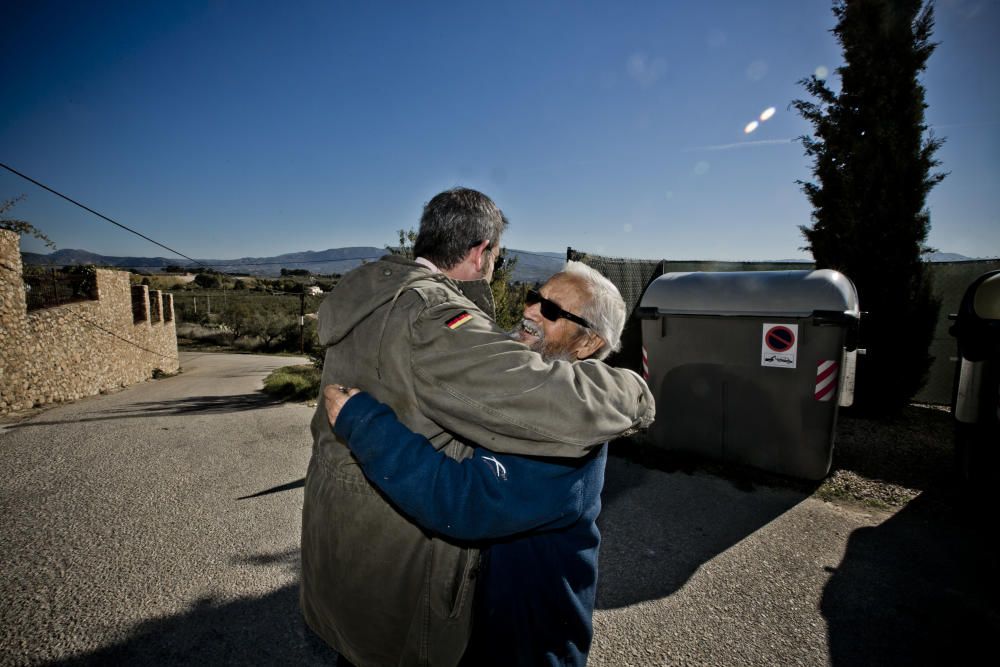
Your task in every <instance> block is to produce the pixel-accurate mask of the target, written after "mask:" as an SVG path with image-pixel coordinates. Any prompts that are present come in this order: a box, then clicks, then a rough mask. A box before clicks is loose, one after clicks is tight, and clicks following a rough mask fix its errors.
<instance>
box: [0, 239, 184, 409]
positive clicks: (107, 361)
mask: <svg viewBox="0 0 1000 667" xmlns="http://www.w3.org/2000/svg"><path fill="white" fill-rule="evenodd" d="M178 368H179V364H178V358H177V331H176V328H175V325H174V305H173V299H172V297H171V296H170V295H169V294H161V293H160V291H159V290H153V291H150V290H149V288H148V287H145V286H140V287H137V288H133V287H132V286H131V285H130V284H129V274H128V273H126V272H123V271H110V270H105V269H98V270H97V299H96V300H94V301H85V302H81V303H72V304H67V305H63V306H56V307H54V308H45V309H41V310H34V311H32V312H30V313H29V312H27V309H26V306H25V295H24V281H23V279H22V265H21V252H20V237H19V236H18V235H17V234H16V233H14V232H9V231H5V230H0V415H4V414H8V413H11V412H16V411H19V410H26V409H28V408H32V407H35V406H40V405H45V404H47V403H58V402H62V401H72V400H74V399H78V398H82V397H84V396H92V395H94V394H98V393H100V392H102V391H106V390H108V389H112V388H115V387H125V386H128V385H130V384H135V383H136V382H142V381H144V380H148V379H149V378H151V377H152V376H153V373H154V371H162V372H165V373H173V372H176V371H177V370H178Z"/></svg>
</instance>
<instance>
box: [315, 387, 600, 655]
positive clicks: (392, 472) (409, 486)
mask: <svg viewBox="0 0 1000 667" xmlns="http://www.w3.org/2000/svg"><path fill="white" fill-rule="evenodd" d="M334 430H335V431H336V433H337V435H338V436H340V437H341V439H342V440H344V441H345V442H347V443H348V446H349V447H350V448H351V451H352V452H354V455H355V457H356V458H357V459H358V462H359V463H360V464H361V467H362V469H363V470H364V472H365V475H366V476H367V477H368V479H369V480H371V482H372V483H373V484H375V485H376V486H377V487H378V488H379V489H381V490H382V491H383V492H384V493H385V494H386V495H387V496H389V498H390V499H391V500H392V501H393V502H394V503H395V505H396V506H397V507H398V508H399V509H400V510H401V511H402V512H403V513H404V514H406V515H407V516H409V517H410V518H411V519H412V520H413V521H414V522H415V523H417V524H418V525H420V526H422V527H424V528H425V529H428V530H431V531H433V532H436V533H440V534H441V535H444V536H446V537H450V538H452V539H456V540H476V541H481V540H489V541H490V542H491V545H490V548H489V550H488V552H487V554H486V557H485V574H484V576H483V577H482V579H481V580H480V582H479V587H478V589H477V591H476V617H475V627H474V629H473V638H472V641H471V643H470V646H469V649H468V651H467V653H466V656H465V659H464V662H466V663H467V664H469V665H539V664H546V665H580V666H582V665H584V664H586V662H587V653H588V651H589V650H590V642H591V639H592V638H593V627H592V624H591V617H592V616H593V613H594V599H595V596H596V593H597V552H598V547H599V546H600V543H601V534H600V532H599V531H598V529H597V524H596V521H597V515H598V514H600V511H601V489H602V487H603V486H604V467H605V464H606V461H607V446H602V447H599V448H597V450H596V451H594V452H593V453H591V454H589V455H587V456H585V457H583V458H582V459H542V458H532V457H526V456H514V455H509V454H496V453H493V452H490V451H488V450H486V449H482V448H479V447H476V448H475V451H474V455H473V456H472V457H471V458H468V459H465V460H464V461H456V460H454V459H452V458H450V457H448V456H446V455H445V454H443V453H441V452H438V451H437V450H435V449H434V447H433V446H432V445H431V443H430V442H429V441H428V440H427V439H426V438H424V437H423V436H421V435H419V434H416V433H413V432H412V431H410V430H409V429H408V428H406V427H405V426H404V425H403V424H401V423H400V422H399V421H398V420H397V419H396V416H395V414H394V413H393V412H392V410H390V409H389V408H388V407H387V406H385V405H383V404H381V403H379V402H378V401H376V400H375V399H373V398H372V397H371V396H369V395H368V394H364V393H362V394H358V395H357V396H354V397H353V398H351V399H350V400H349V401H348V402H347V403H346V404H345V405H344V407H343V409H342V410H341V412H340V415H339V416H338V417H337V422H336V424H335V427H334Z"/></svg>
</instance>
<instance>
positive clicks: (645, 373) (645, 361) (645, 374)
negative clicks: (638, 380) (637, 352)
mask: <svg viewBox="0 0 1000 667" xmlns="http://www.w3.org/2000/svg"><path fill="white" fill-rule="evenodd" d="M642 379H643V380H645V381H646V382H649V355H648V354H646V346H645V345H643V346H642Z"/></svg>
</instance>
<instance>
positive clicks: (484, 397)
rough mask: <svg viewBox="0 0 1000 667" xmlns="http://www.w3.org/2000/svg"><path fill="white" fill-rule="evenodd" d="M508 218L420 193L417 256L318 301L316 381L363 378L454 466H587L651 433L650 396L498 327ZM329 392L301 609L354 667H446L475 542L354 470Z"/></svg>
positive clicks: (463, 198)
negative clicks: (483, 460)
mask: <svg viewBox="0 0 1000 667" xmlns="http://www.w3.org/2000/svg"><path fill="white" fill-rule="evenodd" d="M506 226H507V220H506V218H505V217H504V215H503V213H502V212H501V211H500V209H499V208H497V206H496V205H495V204H494V203H493V201H492V200H490V199H489V197H486V196H485V195H483V194H482V193H480V192H476V191H475V190H469V189H467V188H455V189H453V190H448V191H446V192H442V193H440V194H438V195H436V196H435V197H434V198H433V199H431V201H430V202H428V204H427V205H426V206H425V207H424V212H423V216H422V217H421V220H420V230H419V232H418V236H417V240H416V243H415V246H414V250H415V253H416V255H417V259H416V260H415V261H411V260H408V259H405V258H403V257H398V256H387V257H384V258H382V259H381V260H379V261H377V262H373V263H371V264H367V265H365V266H362V267H359V268H358V269H355V270H354V271H351V272H350V273H348V274H347V275H345V276H344V278H343V279H342V280H341V281H340V283H339V284H338V285H337V287H336V288H335V289H334V290H333V292H331V294H330V295H329V296H327V297H326V299H325V300H324V302H323V305H322V306H321V308H320V315H319V320H320V321H319V324H320V330H319V335H320V342H321V343H322V344H323V345H325V346H327V350H326V358H325V362H324V366H323V384H324V385H331V384H335V383H337V382H339V383H343V384H349V385H355V386H362V387H365V388H366V389H367V390H368V391H369V392H371V394H372V396H373V397H374V398H375V399H377V400H379V401H381V402H383V403H385V404H387V405H388V406H390V407H391V408H392V409H393V410H394V411H395V413H396V414H397V415H398V417H399V420H400V421H401V422H402V423H403V424H404V425H405V426H406V427H407V428H408V429H409V430H411V431H413V432H415V433H417V434H419V435H420V436H423V437H424V438H426V439H427V440H428V441H429V442H430V446H432V447H433V448H434V449H436V450H438V451H442V452H444V453H445V454H447V455H448V456H449V457H452V458H453V459H456V460H462V459H467V458H469V457H470V456H472V454H473V450H472V448H471V447H469V446H468V445H467V444H465V443H470V442H475V443H481V444H484V445H487V446H489V448H490V449H491V450H492V451H494V452H501V453H512V454H527V455H534V456H546V457H567V461H568V462H572V461H574V460H576V461H579V460H580V459H581V457H582V458H583V460H587V457H588V456H596V455H597V454H592V453H591V452H593V451H594V450H595V448H596V449H597V450H598V451H603V450H602V449H601V448H600V447H597V446H598V445H600V444H601V443H603V442H605V441H607V440H609V439H611V438H614V437H617V436H619V435H621V434H623V433H625V432H629V431H631V430H634V429H635V428H638V427H642V426H647V425H648V424H649V423H650V422H651V421H652V419H653V416H654V414H655V409H654V406H653V399H652V395H651V394H650V392H649V389H648V388H647V387H646V385H645V383H644V382H643V381H642V379H641V378H640V377H639V376H638V375H636V374H635V373H632V372H631V371H626V370H622V369H615V368H609V367H607V366H605V365H604V364H601V363H599V362H595V361H583V362H580V363H573V364H570V363H565V362H561V361H547V360H545V359H543V357H542V356H541V355H540V354H538V353H536V352H533V351H531V350H529V349H527V348H526V347H525V346H524V345H520V344H518V343H517V342H516V341H513V340H511V338H510V336H509V335H508V334H507V333H506V332H504V331H502V330H501V329H500V328H499V327H497V325H496V323H495V322H494V321H493V300H492V293H491V292H490V288H489V280H490V278H491V276H492V274H493V269H494V266H495V265H496V264H497V263H498V262H499V261H500V256H499V253H500V236H501V234H502V233H503V231H504V229H505V228H506ZM547 296H550V295H548V294H547ZM553 298H554V297H553ZM540 303H541V302H540ZM564 306H565V307H567V308H569V307H570V306H566V305H565V304H564ZM539 307H540V308H541V307H542V306H539ZM543 314H544V313H543ZM525 331H526V332H527V331H528V329H525ZM533 331H534V333H535V334H537V333H539V331H538V330H537V329H536V330H533ZM541 333H542V334H543V336H542V338H543V339H544V334H545V331H544V330H542V332H541ZM526 335H528V334H527V333H526ZM582 340H586V339H581V341H582ZM326 395H327V392H324V393H323V394H321V396H320V401H319V404H318V405H317V409H316V414H315V415H314V417H313V421H312V432H313V437H314V444H313V455H312V458H311V459H310V462H309V470H308V472H307V474H306V483H305V492H304V498H303V508H302V581H301V589H300V601H301V606H302V612H303V616H304V617H305V620H306V622H307V624H308V625H309V627H310V628H312V630H313V631H315V632H316V633H317V634H318V635H319V636H320V637H322V638H323V639H324V640H325V641H326V642H327V643H328V644H330V645H331V646H332V647H333V648H335V649H336V650H337V651H338V652H339V653H340V654H341V655H343V656H345V657H346V659H347V660H350V661H351V662H353V663H355V664H357V665H361V666H365V665H399V664H404V665H405V664H420V665H424V664H431V665H454V664H456V663H457V662H458V661H459V659H460V658H461V656H462V654H463V652H464V650H465V647H466V645H467V643H468V639H469V635H470V631H471V618H472V610H471V604H470V601H471V598H472V594H471V589H472V587H473V582H474V580H475V578H476V576H477V573H478V572H479V571H480V562H479V551H478V549H476V548H474V547H473V546H472V545H470V544H469V543H467V542H461V541H456V540H455V539H451V538H448V537H447V536H446V535H444V534H441V533H438V532H435V531H428V530H426V529H424V528H421V527H420V526H418V525H416V524H415V523H413V522H412V521H411V519H410V518H409V517H408V516H406V515H405V513H402V512H400V510H399V509H398V508H397V507H395V506H394V505H393V504H391V503H390V502H389V501H388V500H387V499H386V498H385V496H383V495H382V494H381V493H380V492H379V491H378V490H377V489H376V488H375V487H374V486H373V485H372V484H371V482H370V481H369V480H367V479H366V478H365V476H364V474H363V472H362V470H361V468H360V466H359V465H358V460H357V459H356V458H355V457H354V456H352V455H351V452H350V450H349V449H348V448H347V445H346V441H345V440H344V439H343V438H338V437H337V436H336V435H335V434H334V432H333V430H332V429H331V427H330V422H329V419H328V415H327V410H326V408H327V405H326V402H325V399H324V397H325V396H326ZM366 428H367V427H362V428H361V429H360V430H362V431H364V430H366ZM479 465H481V464H479ZM426 494H427V495H428V496H430V495H432V493H431V490H429V489H428V490H426Z"/></svg>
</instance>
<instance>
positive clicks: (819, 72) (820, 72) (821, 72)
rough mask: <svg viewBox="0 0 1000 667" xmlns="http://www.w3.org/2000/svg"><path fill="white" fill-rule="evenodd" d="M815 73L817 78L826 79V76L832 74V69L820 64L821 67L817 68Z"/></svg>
mask: <svg viewBox="0 0 1000 667" xmlns="http://www.w3.org/2000/svg"><path fill="white" fill-rule="evenodd" d="M815 74H816V78H817V79H825V78H826V77H828V76H830V70H828V69H827V68H826V67H824V66H823V65H820V66H819V67H817V68H816V72H815Z"/></svg>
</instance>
